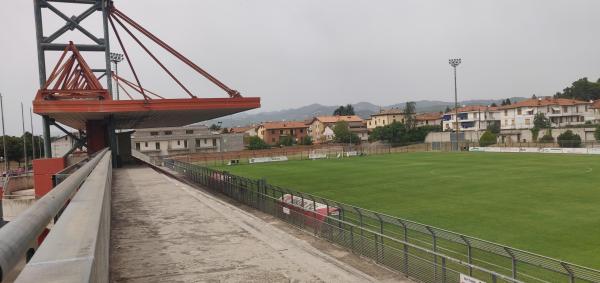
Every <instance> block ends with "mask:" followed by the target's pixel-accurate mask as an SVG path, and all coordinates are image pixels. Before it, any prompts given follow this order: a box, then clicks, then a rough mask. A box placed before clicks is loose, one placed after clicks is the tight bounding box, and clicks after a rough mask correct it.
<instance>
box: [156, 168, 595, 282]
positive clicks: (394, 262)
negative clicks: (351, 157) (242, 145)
mask: <svg viewBox="0 0 600 283" xmlns="http://www.w3.org/2000/svg"><path fill="white" fill-rule="evenodd" d="M164 164H165V166H167V167H169V168H171V169H173V170H175V171H177V172H179V173H182V174H183V175H185V176H187V177H188V178H189V179H190V180H191V181H193V182H196V183H198V184H200V185H203V186H205V187H206V188H209V189H212V190H215V191H218V192H221V193H223V194H225V195H227V196H229V197H232V198H233V199H236V200H237V201H240V202H242V203H244V204H247V205H249V206H252V207H254V208H257V209H259V210H261V211H263V212H266V213H269V214H271V215H274V216H276V217H278V218H280V219H283V220H285V221H287V222H289V223H291V224H294V225H296V226H298V227H300V228H302V229H304V230H307V231H310V232H313V233H314V234H315V235H317V236H320V237H323V238H325V239H327V240H329V241H331V242H333V243H335V244H338V245H340V246H343V247H346V248H349V249H350V250H352V251H353V252H354V253H356V254H359V255H362V256H365V257H368V258H371V259H373V260H375V261H376V262H377V263H379V264H382V265H385V266H387V267H389V268H392V269H394V270H397V271H400V272H403V273H404V274H406V275H408V276H410V277H412V278H415V279H417V280H419V281H423V282H459V277H460V275H461V274H463V275H468V276H471V277H474V278H478V279H480V280H483V281H485V282H600V271H598V270H594V269H590V268H586V267H583V266H579V265H575V264H571V263H567V262H563V261H560V260H556V259H552V258H549V257H545V256H541V255H537V254H534V253H530V252H526V251H522V250H519V249H515V248H511V247H508V246H503V245H500V244H496V243H492V242H489V241H485V240H481V239H477V238H473V237H469V236H466V235H462V234H458V233H454V232H451V231H447V230H444V229H440V228H436V227H432V226H429V225H425V224H421V223H417V222H414V221H410V220H406V219H401V218H397V217H393V216H390V215H386V214H383V213H378V212H375V211H371V210H367V209H363V208H359V207H355V206H352V205H348V204H344V203H340V202H336V201H332V200H328V199H324V198H320V197H316V196H313V195H310V194H305V193H300V192H296V191H292V190H289V189H285V188H281V187H278V186H273V185H270V184H267V182H266V181H265V180H254V179H249V178H245V177H240V176H235V175H231V174H229V173H227V172H225V171H218V170H214V169H210V168H207V167H202V166H199V165H194V164H190V163H186V162H181V161H177V160H173V159H166V160H165V161H164Z"/></svg>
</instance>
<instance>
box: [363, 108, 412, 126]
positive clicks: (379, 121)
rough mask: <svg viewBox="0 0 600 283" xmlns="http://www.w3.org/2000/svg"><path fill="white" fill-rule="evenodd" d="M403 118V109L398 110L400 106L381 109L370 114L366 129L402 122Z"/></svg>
mask: <svg viewBox="0 0 600 283" xmlns="http://www.w3.org/2000/svg"><path fill="white" fill-rule="evenodd" d="M404 120H405V115H404V111H402V110H400V108H390V109H383V110H380V111H379V113H376V114H373V115H371V119H369V120H367V129H369V130H372V129H375V128H377V127H383V126H385V125H389V124H391V123H393V122H400V123H404Z"/></svg>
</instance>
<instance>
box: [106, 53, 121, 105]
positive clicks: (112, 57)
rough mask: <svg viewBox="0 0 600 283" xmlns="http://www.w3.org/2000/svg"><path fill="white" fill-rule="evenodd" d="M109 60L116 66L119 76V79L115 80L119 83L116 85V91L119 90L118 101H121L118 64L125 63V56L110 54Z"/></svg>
mask: <svg viewBox="0 0 600 283" xmlns="http://www.w3.org/2000/svg"><path fill="white" fill-rule="evenodd" d="M109 59H110V61H111V62H113V63H114V64H115V75H117V79H116V80H115V82H117V85H116V87H115V88H116V89H117V100H119V78H118V76H119V69H118V64H119V62H121V61H123V54H120V53H113V52H111V53H110V56H109Z"/></svg>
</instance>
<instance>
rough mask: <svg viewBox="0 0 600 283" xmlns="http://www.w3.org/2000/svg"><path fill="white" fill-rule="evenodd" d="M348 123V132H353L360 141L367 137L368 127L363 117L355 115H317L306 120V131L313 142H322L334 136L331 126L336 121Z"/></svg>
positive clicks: (330, 139) (332, 126)
mask: <svg viewBox="0 0 600 283" xmlns="http://www.w3.org/2000/svg"><path fill="white" fill-rule="evenodd" d="M340 121H344V122H347V123H348V128H349V130H350V132H352V133H355V134H356V135H357V136H358V137H359V138H360V139H361V140H362V141H366V140H368V139H369V134H368V129H367V126H366V125H365V122H364V121H363V119H361V118H360V117H358V116H356V115H346V116H318V117H314V118H313V119H312V120H311V121H310V122H308V125H309V126H308V133H309V135H310V136H311V138H312V140H313V142H315V143H323V142H329V141H332V140H333V139H334V138H335V135H334V133H333V128H334V127H335V124H336V123H337V122H340Z"/></svg>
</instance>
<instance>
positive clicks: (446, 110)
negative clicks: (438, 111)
mask: <svg viewBox="0 0 600 283" xmlns="http://www.w3.org/2000/svg"><path fill="white" fill-rule="evenodd" d="M450 111H452V109H450V106H448V105H446V109H445V110H444V113H449V112H450Z"/></svg>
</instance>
